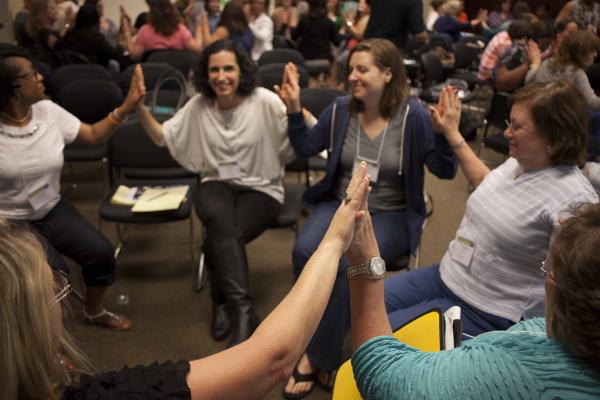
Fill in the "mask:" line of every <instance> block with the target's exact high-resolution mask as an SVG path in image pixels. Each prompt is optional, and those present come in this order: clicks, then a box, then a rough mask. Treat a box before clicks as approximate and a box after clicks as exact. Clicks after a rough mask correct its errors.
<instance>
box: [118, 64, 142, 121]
mask: <svg viewBox="0 0 600 400" xmlns="http://www.w3.org/2000/svg"><path fill="white" fill-rule="evenodd" d="M145 98H146V85H145V83H144V72H143V71H142V66H141V65H140V64H138V65H136V66H135V70H134V72H133V75H132V76H131V84H130V85H129V92H128V93H127V97H126V98H125V101H124V102H123V105H122V106H121V107H122V110H121V111H122V112H123V113H125V114H128V113H130V112H132V111H134V110H135V109H136V108H137V107H138V106H140V105H141V104H144V99H145Z"/></svg>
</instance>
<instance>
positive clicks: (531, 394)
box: [352, 318, 600, 400]
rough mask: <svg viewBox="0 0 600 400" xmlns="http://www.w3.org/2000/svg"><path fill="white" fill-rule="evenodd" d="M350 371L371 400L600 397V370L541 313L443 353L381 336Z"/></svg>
mask: <svg viewBox="0 0 600 400" xmlns="http://www.w3.org/2000/svg"><path fill="white" fill-rule="evenodd" d="M352 368H353V370H354V376H355V378H356V382H357V385H358V388H359V390H360V392H361V393H362V396H363V397H364V398H365V399H366V400H370V399H511V400H512V399H600V373H599V372H598V371H593V370H591V369H590V367H588V366H587V365H586V364H585V363H583V362H581V361H580V360H577V359H576V358H574V357H572V356H570V355H569V354H568V352H567V350H566V349H565V348H564V347H563V346H562V345H561V344H560V342H558V341H556V340H552V339H548V338H547V337H546V323H545V320H544V319H542V318H537V319H533V320H528V321H525V322H521V323H518V324H516V325H514V326H513V327H512V328H510V329H509V330H508V331H502V332H489V333H485V334H483V335H480V336H478V337H477V338H475V339H472V340H469V341H466V342H464V343H463V344H462V346H461V347H460V348H458V349H454V350H449V351H441V352H439V353H425V352H422V351H419V350H417V349H415V348H413V347H410V346H408V345H405V344H403V343H401V342H399V341H398V340H396V339H394V338H392V337H389V336H381V337H375V338H373V339H371V340H369V341H367V342H365V343H364V344H363V345H362V346H361V347H360V348H358V350H357V351H356V352H355V353H354V356H353V357H352Z"/></svg>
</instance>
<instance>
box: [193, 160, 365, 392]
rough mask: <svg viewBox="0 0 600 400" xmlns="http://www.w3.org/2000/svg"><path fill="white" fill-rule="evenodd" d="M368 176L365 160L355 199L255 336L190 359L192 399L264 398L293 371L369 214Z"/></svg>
mask: <svg viewBox="0 0 600 400" xmlns="http://www.w3.org/2000/svg"><path fill="white" fill-rule="evenodd" d="M365 175H366V165H362V166H361V167H360V168H359V169H358V170H357V172H356V173H355V174H354V176H353V177H352V180H351V182H350V185H349V186H348V193H349V194H350V200H349V201H344V202H342V204H340V207H339V208H338V211H337V212H336V214H335V216H334V218H333V220H332V221H331V225H330V227H329V229H328V230H327V233H326V234H325V237H324V238H323V240H322V241H321V244H320V245H319V247H318V249H317V250H316V251H315V253H314V254H313V256H312V257H311V258H310V260H309V261H308V263H307V264H306V266H305V267H304V270H303V272H302V274H301V275H300V277H299V278H298V281H297V282H296V284H295V285H294V286H293V287H292V289H291V290H290V292H289V293H288V295H287V296H286V297H285V298H284V299H283V301H282V302H281V303H279V305H278V306H277V307H276V308H275V309H274V310H273V312H272V313H271V314H270V315H269V316H268V317H267V318H266V319H265V320H264V321H263V323H262V324H261V325H260V326H259V327H258V328H257V329H256V331H255V332H254V334H253V335H252V336H251V337H250V339H248V340H247V341H245V342H243V343H241V344H239V345H238V346H235V347H233V348H231V349H228V350H225V351H223V352H220V353H217V354H215V355H213V356H210V357H207V358H203V359H200V360H196V361H192V362H191V363H190V365H191V368H190V373H189V375H188V378H187V379H188V385H189V387H190V390H191V392H192V399H194V400H195V399H233V398H235V399H259V398H263V397H264V396H265V395H266V394H267V393H268V392H269V391H270V390H271V389H272V388H273V387H274V386H275V385H277V384H278V383H279V382H282V381H283V380H284V379H286V378H287V377H288V376H289V375H290V374H291V372H292V370H293V367H294V365H295V363H296V362H297V361H298V359H299V358H300V355H301V354H302V352H303V351H304V349H305V348H306V346H307V344H308V341H309V340H310V338H311V337H312V335H313V333H314V331H315V329H316V328H317V325H318V323H319V321H320V319H321V316H322V314H323V311H324V309H325V306H326V305H327V302H328V300H329V296H330V294H331V290H332V287H333V283H334V281H335V277H336V274H337V268H338V263H339V259H340V257H341V256H342V255H343V253H344V251H346V249H348V246H349V245H350V241H351V239H352V236H353V233H354V229H355V221H356V220H359V221H360V220H361V219H362V218H363V217H364V215H365V213H364V212H362V211H360V208H361V204H362V203H363V199H364V198H365V197H366V195H367V192H368V179H367V178H366V177H365ZM356 225H360V224H356ZM240 360H242V362H240Z"/></svg>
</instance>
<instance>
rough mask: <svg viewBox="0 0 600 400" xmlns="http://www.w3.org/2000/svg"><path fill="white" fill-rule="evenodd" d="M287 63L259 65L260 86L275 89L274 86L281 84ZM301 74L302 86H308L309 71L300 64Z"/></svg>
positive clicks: (299, 70) (299, 71)
mask: <svg viewBox="0 0 600 400" xmlns="http://www.w3.org/2000/svg"><path fill="white" fill-rule="evenodd" d="M284 69H285V64H266V65H261V66H260V67H258V79H259V84H260V86H262V87H264V88H267V89H269V90H274V89H273V86H275V85H281V80H282V79H283V70H284ZM298 73H299V74H300V82H299V83H300V87H301V88H305V87H308V72H306V70H305V69H304V67H302V66H298Z"/></svg>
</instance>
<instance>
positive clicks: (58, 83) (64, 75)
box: [50, 64, 113, 94]
mask: <svg viewBox="0 0 600 400" xmlns="http://www.w3.org/2000/svg"><path fill="white" fill-rule="evenodd" d="M83 79H97V80H103V81H111V82H112V81H113V78H112V76H111V75H110V72H108V70H107V69H106V68H104V67H102V66H100V65H98V64H71V65H64V66H62V67H58V68H56V69H55V70H54V71H52V74H51V75H50V81H51V84H52V89H53V94H57V93H58V91H59V90H60V89H61V88H62V87H63V86H65V85H66V84H67V83H69V82H73V81H79V80H83Z"/></svg>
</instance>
